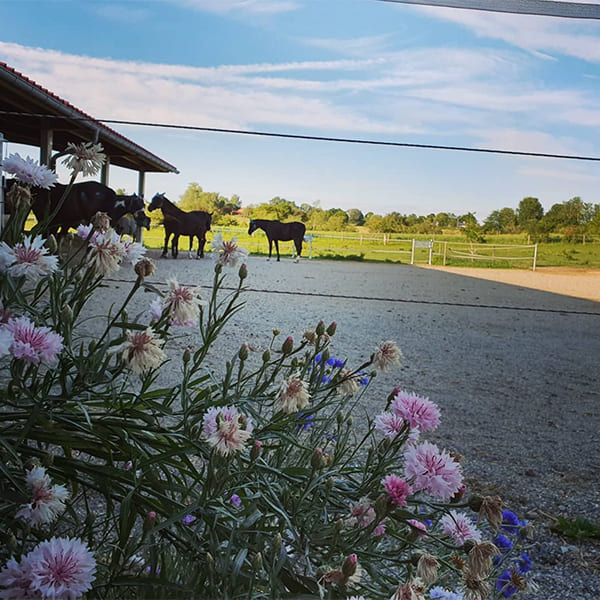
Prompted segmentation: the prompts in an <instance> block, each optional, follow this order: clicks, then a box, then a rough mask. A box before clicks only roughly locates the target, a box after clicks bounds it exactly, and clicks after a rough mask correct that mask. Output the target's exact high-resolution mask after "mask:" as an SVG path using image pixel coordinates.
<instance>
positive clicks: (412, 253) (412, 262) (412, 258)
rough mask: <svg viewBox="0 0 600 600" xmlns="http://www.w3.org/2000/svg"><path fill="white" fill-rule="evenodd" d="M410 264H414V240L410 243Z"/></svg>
mask: <svg viewBox="0 0 600 600" xmlns="http://www.w3.org/2000/svg"><path fill="white" fill-rule="evenodd" d="M410 264H411V265H414V264H415V240H414V239H413V241H412V249H411V251H410Z"/></svg>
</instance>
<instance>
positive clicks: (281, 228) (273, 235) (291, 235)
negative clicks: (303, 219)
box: [248, 219, 306, 261]
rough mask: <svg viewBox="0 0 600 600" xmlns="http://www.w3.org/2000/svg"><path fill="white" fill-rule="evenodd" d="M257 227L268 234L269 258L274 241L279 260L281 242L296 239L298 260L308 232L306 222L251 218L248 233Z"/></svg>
mask: <svg viewBox="0 0 600 600" xmlns="http://www.w3.org/2000/svg"><path fill="white" fill-rule="evenodd" d="M257 229H262V230H263V231H264V232H265V233H266V234H267V239H268V240H269V260H271V252H272V250H273V243H274V244H275V250H277V260H278V261H279V242H280V241H281V242H289V241H291V240H293V241H294V246H295V247H296V252H297V254H298V258H297V259H296V261H297V260H298V259H299V258H300V254H302V242H303V240H304V234H305V233H306V226H305V225H304V223H300V222H298V221H293V222H292V223H281V222H280V221H269V220H267V219H250V226H249V227H248V234H249V235H252V234H253V233H254V232H255V231H256V230H257Z"/></svg>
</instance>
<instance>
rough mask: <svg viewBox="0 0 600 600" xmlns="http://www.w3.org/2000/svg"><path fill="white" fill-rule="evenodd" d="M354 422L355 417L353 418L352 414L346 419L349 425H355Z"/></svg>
mask: <svg viewBox="0 0 600 600" xmlns="http://www.w3.org/2000/svg"><path fill="white" fill-rule="evenodd" d="M353 424H354V419H353V418H352V416H350V417H348V418H347V419H346V425H347V426H348V427H352V425H353Z"/></svg>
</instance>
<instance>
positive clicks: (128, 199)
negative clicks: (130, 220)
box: [123, 194, 144, 215]
mask: <svg viewBox="0 0 600 600" xmlns="http://www.w3.org/2000/svg"><path fill="white" fill-rule="evenodd" d="M123 198H124V199H125V208H126V209H127V212H128V213H131V214H132V215H133V214H135V213H136V212H137V211H138V210H144V198H143V197H142V196H138V195H137V194H131V196H123Z"/></svg>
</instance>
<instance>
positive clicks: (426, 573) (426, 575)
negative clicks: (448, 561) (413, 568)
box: [417, 553, 440, 585]
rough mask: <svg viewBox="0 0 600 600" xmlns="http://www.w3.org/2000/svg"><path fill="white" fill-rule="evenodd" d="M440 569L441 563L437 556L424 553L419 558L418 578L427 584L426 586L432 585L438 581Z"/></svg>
mask: <svg viewBox="0 0 600 600" xmlns="http://www.w3.org/2000/svg"><path fill="white" fill-rule="evenodd" d="M439 568H440V563H439V562H438V560H437V558H436V557H435V556H432V555H431V554H427V553H423V554H421V556H420V557H419V562H418V563H417V577H418V578H419V579H420V580H421V581H422V582H423V583H425V585H431V584H432V583H434V582H435V580H436V579H437V574H438V569H439Z"/></svg>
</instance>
